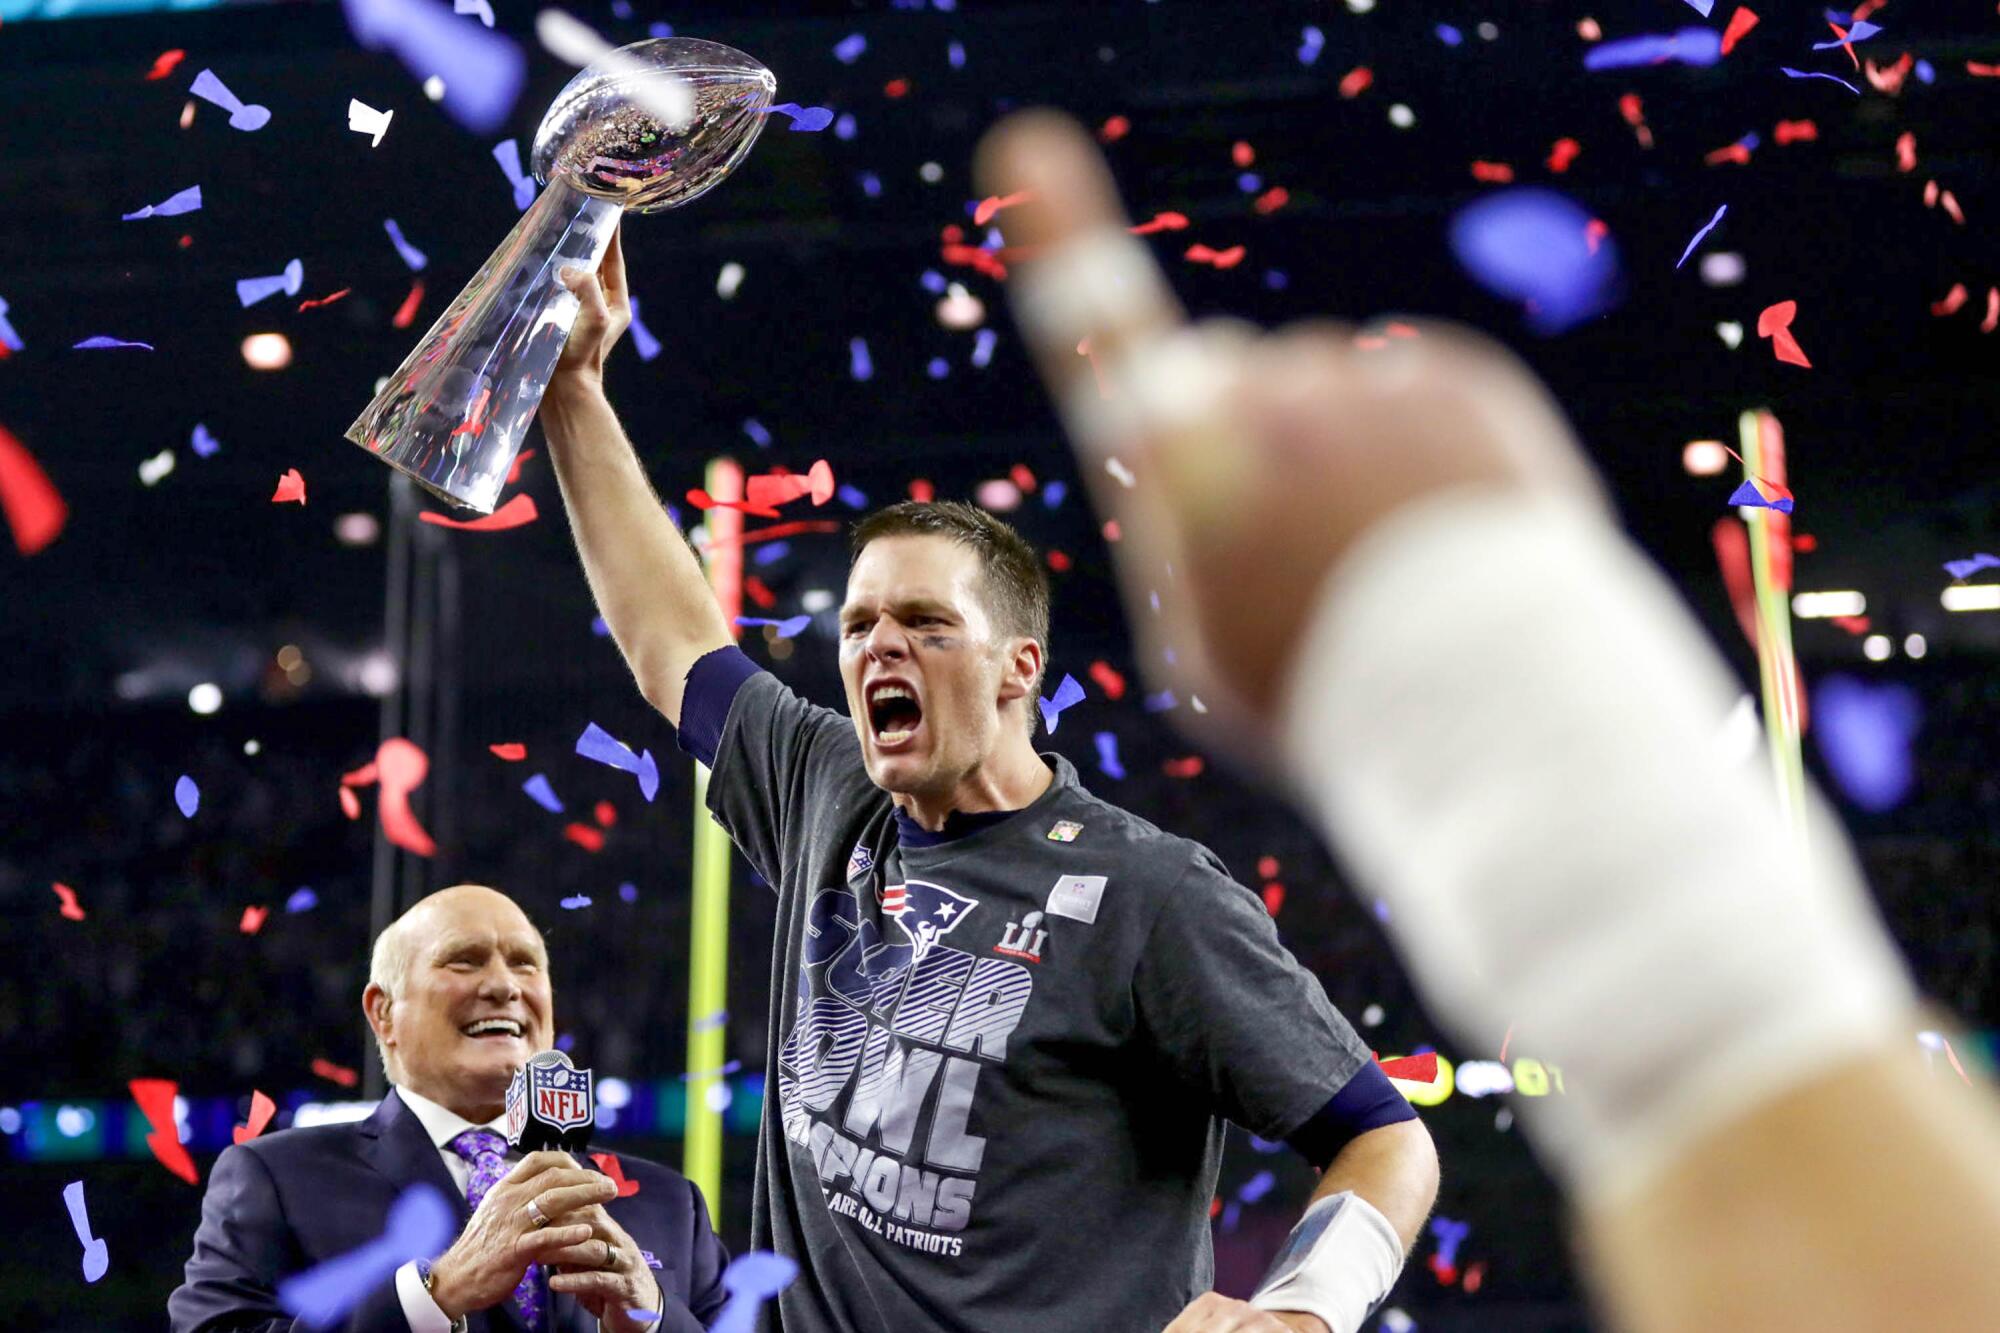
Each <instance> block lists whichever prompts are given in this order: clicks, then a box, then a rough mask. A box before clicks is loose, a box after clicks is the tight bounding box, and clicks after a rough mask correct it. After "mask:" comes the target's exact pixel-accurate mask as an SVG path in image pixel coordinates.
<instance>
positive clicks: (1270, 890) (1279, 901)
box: [1264, 882, 1285, 916]
mask: <svg viewBox="0 0 2000 1333" xmlns="http://www.w3.org/2000/svg"><path fill="white" fill-rule="evenodd" d="M1284 905H1285V886H1284V885H1282V884H1278V883H1275V882H1274V883H1270V884H1266V885H1265V886H1264V910H1265V911H1266V912H1267V913H1269V914H1270V915H1272V916H1276V915H1277V914H1278V909H1279V908H1280V907H1283V906H1284Z"/></svg>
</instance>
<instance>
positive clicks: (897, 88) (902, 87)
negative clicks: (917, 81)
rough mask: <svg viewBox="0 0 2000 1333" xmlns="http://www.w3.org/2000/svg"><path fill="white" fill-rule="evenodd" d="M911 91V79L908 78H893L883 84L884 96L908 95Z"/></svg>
mask: <svg viewBox="0 0 2000 1333" xmlns="http://www.w3.org/2000/svg"><path fill="white" fill-rule="evenodd" d="M909 93H910V81H909V80H908V79H891V80H889V81H888V82H887V83H885V84H883V85H882V96H884V97H907V96H909Z"/></svg>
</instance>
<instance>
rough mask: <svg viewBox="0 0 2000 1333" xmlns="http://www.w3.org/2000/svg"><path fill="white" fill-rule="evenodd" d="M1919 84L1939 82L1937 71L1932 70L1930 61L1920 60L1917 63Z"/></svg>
mask: <svg viewBox="0 0 2000 1333" xmlns="http://www.w3.org/2000/svg"><path fill="white" fill-rule="evenodd" d="M1917 82H1918V83H1936V82H1937V70H1936V69H1934V68H1932V66H1931V62H1930V61H1928V60H1919V61H1918V62H1917Z"/></svg>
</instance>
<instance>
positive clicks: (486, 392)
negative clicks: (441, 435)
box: [451, 389, 493, 439]
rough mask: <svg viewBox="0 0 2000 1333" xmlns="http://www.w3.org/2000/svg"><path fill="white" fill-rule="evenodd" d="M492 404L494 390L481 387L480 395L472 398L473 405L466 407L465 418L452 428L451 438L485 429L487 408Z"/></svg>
mask: <svg viewBox="0 0 2000 1333" xmlns="http://www.w3.org/2000/svg"><path fill="white" fill-rule="evenodd" d="M492 404H493V390H491V389H481V390H480V391H479V396H478V397H477V398H475V399H473V400H472V406H471V407H469V408H467V409H466V412H465V420H463V421H461V422H459V423H458V424H457V425H456V426H453V427H452V428H451V438H453V439H457V438H458V437H459V436H461V435H477V434H479V433H480V432H481V431H483V430H485V429H486V409H487V408H488V407H490V406H492Z"/></svg>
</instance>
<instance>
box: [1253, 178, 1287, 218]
mask: <svg viewBox="0 0 2000 1333" xmlns="http://www.w3.org/2000/svg"><path fill="white" fill-rule="evenodd" d="M1291 202H1292V192H1291V191H1290V190H1287V189H1286V188H1285V187H1284V186H1282V185H1273V186H1272V187H1271V188H1270V189H1268V190H1266V191H1264V193H1262V194H1260V195H1258V196H1257V198H1256V199H1255V200H1253V201H1252V202H1251V204H1250V207H1252V208H1254V209H1256V210H1257V212H1258V214H1259V215H1260V216H1263V217H1269V216H1271V214H1273V213H1275V212H1277V211H1278V210H1279V209H1281V208H1283V207H1284V206H1285V205H1286V204H1289V203H1291Z"/></svg>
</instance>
